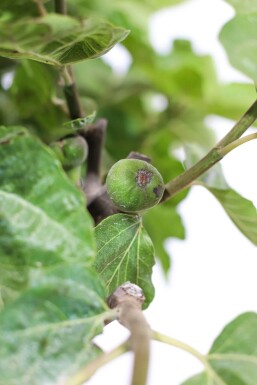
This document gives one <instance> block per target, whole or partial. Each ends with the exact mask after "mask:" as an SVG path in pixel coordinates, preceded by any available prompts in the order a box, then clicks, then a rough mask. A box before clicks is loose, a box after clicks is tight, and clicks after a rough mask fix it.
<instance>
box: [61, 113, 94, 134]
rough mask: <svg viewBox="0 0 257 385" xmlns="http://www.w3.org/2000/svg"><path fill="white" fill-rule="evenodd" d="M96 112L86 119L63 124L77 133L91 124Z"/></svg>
mask: <svg viewBox="0 0 257 385" xmlns="http://www.w3.org/2000/svg"><path fill="white" fill-rule="evenodd" d="M95 115H96V112H95V111H94V112H93V113H92V114H90V115H87V116H85V117H84V118H78V119H74V120H69V121H68V122H65V123H63V125H64V126H65V127H68V128H70V129H72V130H73V131H77V130H79V129H81V128H83V127H84V126H86V125H88V124H91V123H92V122H93V121H94V119H95Z"/></svg>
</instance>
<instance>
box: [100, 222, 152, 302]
mask: <svg viewBox="0 0 257 385" xmlns="http://www.w3.org/2000/svg"><path fill="white" fill-rule="evenodd" d="M95 235H96V243H97V255H96V261H95V264H94V265H95V268H96V270H97V272H98V274H99V276H100V277H101V278H102V280H103V281H104V282H105V285H106V288H107V292H108V294H109V295H110V294H112V292H113V291H114V290H115V289H116V288H117V287H118V286H120V285H121V284H123V283H124V282H127V281H130V282H132V283H135V284H136V285H138V286H140V287H141V288H142V289H143V291H144V294H145V297H146V301H145V306H147V305H148V304H149V303H150V302H151V301H152V299H153V296H154V287H153V285H152V282H151V274H152V267H153V265H154V249H153V245H152V242H151V239H150V238H149V236H148V234H147V232H146V231H145V229H144V228H143V226H142V222H141V218H140V217H139V216H137V215H127V214H115V215H112V216H110V217H108V218H106V219H105V220H103V221H102V222H101V223H100V224H99V225H98V226H97V227H96V229H95Z"/></svg>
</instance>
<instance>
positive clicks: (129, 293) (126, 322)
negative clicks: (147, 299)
mask: <svg viewBox="0 0 257 385" xmlns="http://www.w3.org/2000/svg"><path fill="white" fill-rule="evenodd" d="M143 301H144V296H143V294H142V290H141V289H140V288H139V287H138V286H136V285H133V284H132V283H130V282H126V283H125V284H124V285H122V286H119V287H118V288H117V289H116V290H115V292H114V293H113V294H112V295H111V296H110V297H109V300H108V302H109V305H110V307H111V308H115V310H116V311H117V316H118V320H119V322H120V323H121V324H122V325H123V326H125V327H126V328H127V329H128V330H129V331H130V333H131V336H130V339H129V346H130V348H131V350H132V351H133V353H134V364H133V374H132V380H131V385H146V381H147V374H148V366H149V358H150V338H151V330H150V327H149V325H148V323H147V322H146V319H145V317H144V315H143V312H142V309H141V306H142V303H143Z"/></svg>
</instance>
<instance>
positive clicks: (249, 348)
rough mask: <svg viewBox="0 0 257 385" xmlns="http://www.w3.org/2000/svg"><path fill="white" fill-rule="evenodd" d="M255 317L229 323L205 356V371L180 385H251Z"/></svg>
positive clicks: (255, 370) (255, 376)
mask: <svg viewBox="0 0 257 385" xmlns="http://www.w3.org/2000/svg"><path fill="white" fill-rule="evenodd" d="M256 338H257V314H256V313H251V312H249V313H244V314H241V315H240V316H239V317H237V318H236V319H235V320H233V321H232V322H231V323H229V324H228V325H227V326H226V327H225V328H224V330H223V331H222V332H221V334H220V335H219V336H218V337H217V339H216V340H215V342H214V344H213V346H212V348H211V350H210V352H209V354H208V355H207V356H206V362H207V365H206V371H205V372H204V373H202V374H200V375H197V376H195V377H193V378H191V379H189V380H187V381H186V382H184V383H183V385H255V384H256V383H257V339H256Z"/></svg>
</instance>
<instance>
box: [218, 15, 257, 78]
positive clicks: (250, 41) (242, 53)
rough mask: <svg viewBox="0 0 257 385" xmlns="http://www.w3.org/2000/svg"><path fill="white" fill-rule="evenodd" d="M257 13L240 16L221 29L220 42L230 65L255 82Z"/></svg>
mask: <svg viewBox="0 0 257 385" xmlns="http://www.w3.org/2000/svg"><path fill="white" fill-rule="evenodd" d="M256 23H257V13H253V14H242V15H241V14H240V15H237V16H236V17H234V18H233V19H232V20H230V21H229V22H228V23H227V24H225V26H224V27H223V28H222V30H221V33H220V36H219V37H220V41H221V43H222V44H223V46H224V48H225V49H226V51H227V54H228V57H229V60H230V63H231V64H232V65H233V66H234V67H235V68H237V69H238V70H239V71H242V72H243V73H244V74H246V75H247V76H249V77H250V78H252V79H253V80H254V81H255V82H256V81H257V53H256V52H257V30H256Z"/></svg>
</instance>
